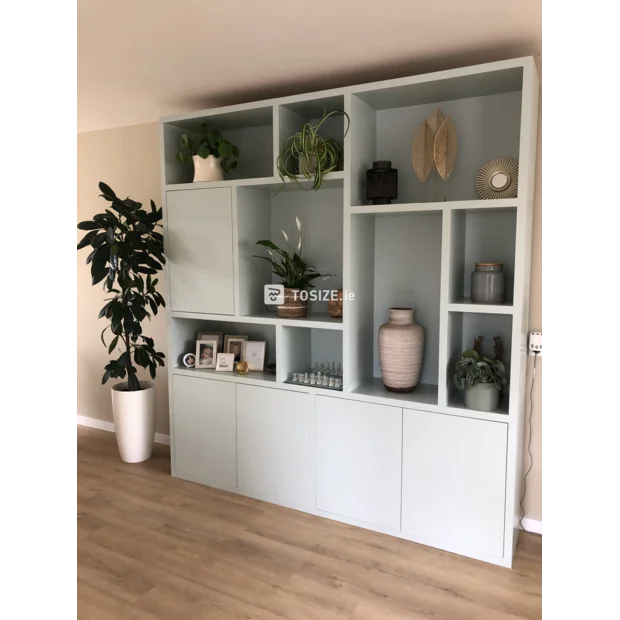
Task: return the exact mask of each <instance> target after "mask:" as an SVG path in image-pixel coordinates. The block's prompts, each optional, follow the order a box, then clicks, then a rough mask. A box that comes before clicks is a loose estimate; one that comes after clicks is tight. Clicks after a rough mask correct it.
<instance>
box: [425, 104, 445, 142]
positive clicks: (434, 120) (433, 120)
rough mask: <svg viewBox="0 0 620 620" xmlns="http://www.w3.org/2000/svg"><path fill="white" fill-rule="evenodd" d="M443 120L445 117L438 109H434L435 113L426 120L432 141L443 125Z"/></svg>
mask: <svg viewBox="0 0 620 620" xmlns="http://www.w3.org/2000/svg"><path fill="white" fill-rule="evenodd" d="M445 118H446V115H445V114H444V113H443V112H442V111H441V110H440V109H439V108H435V111H434V112H433V113H432V114H431V115H430V116H429V117H428V118H427V119H426V122H427V123H428V126H429V127H430V128H431V131H432V132H433V140H434V139H435V136H436V135H437V130H438V129H439V127H440V126H441V123H443V121H444V119H445Z"/></svg>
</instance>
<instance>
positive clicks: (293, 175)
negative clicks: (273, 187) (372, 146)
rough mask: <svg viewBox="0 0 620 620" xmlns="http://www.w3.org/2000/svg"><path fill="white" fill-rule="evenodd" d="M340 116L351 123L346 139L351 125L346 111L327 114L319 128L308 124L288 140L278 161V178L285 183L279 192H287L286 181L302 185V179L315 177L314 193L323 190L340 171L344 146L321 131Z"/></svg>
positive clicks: (348, 123) (348, 124)
mask: <svg viewBox="0 0 620 620" xmlns="http://www.w3.org/2000/svg"><path fill="white" fill-rule="evenodd" d="M339 114H342V115H343V116H345V117H346V119H347V128H346V130H345V132H344V135H345V136H346V135H347V133H348V132H349V127H350V125H351V120H350V118H349V115H348V114H347V113H346V112H344V111H342V110H334V111H333V112H329V113H327V112H323V116H322V118H321V119H320V120H319V122H318V123H317V124H316V125H313V124H312V123H310V122H308V123H304V125H303V127H302V128H301V131H298V132H297V133H296V134H294V135H292V136H290V137H288V138H287V139H286V141H285V142H284V146H283V147H282V150H281V151H280V155H279V156H278V161H277V168H278V174H279V175H280V178H281V179H282V183H283V185H282V187H281V188H280V190H278V191H281V190H282V189H283V187H284V179H285V178H287V179H290V180H291V181H293V182H294V183H297V185H300V184H299V176H301V177H303V178H305V179H312V178H313V177H314V183H313V184H312V188H311V189H313V190H315V191H316V190H318V189H319V188H320V187H321V185H322V183H323V179H324V177H325V175H326V174H328V173H329V172H333V171H334V170H337V169H338V167H339V166H340V164H341V163H342V156H343V152H342V145H341V144H340V143H339V142H338V141H337V140H334V139H333V138H326V137H324V136H322V135H321V134H320V133H319V130H320V129H321V127H322V126H323V124H324V123H325V122H326V121H327V119H329V118H331V117H333V116H337V115H339ZM300 187H302V186H301V185H300ZM302 189H304V188H303V187H302Z"/></svg>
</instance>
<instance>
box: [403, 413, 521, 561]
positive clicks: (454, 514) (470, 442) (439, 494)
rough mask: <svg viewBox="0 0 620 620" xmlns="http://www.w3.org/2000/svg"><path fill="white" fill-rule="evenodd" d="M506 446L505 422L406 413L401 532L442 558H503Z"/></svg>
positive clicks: (506, 428)
mask: <svg viewBox="0 0 620 620" xmlns="http://www.w3.org/2000/svg"><path fill="white" fill-rule="evenodd" d="M507 441H508V426H507V425H506V424H504V423H503V422H487V421H486V420H473V419H469V418H461V417H458V416H452V415H442V414H438V413H428V412H426V411H412V410H408V409H405V410H404V422H403V508H402V510H403V516H402V529H403V531H404V532H405V533H407V534H409V535H411V536H413V537H415V538H416V539H417V540H419V542H423V543H425V544H430V545H433V546H437V547H440V548H442V549H447V550H448V551H454V552H456V553H462V554H464V555H470V554H476V555H478V556H492V557H495V558H501V557H503V555H504V509H505V496H506V448H507ZM508 553H510V551H508Z"/></svg>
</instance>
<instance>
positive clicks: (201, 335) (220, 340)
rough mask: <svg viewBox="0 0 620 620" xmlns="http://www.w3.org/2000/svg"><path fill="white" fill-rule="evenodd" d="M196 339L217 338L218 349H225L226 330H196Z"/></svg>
mask: <svg viewBox="0 0 620 620" xmlns="http://www.w3.org/2000/svg"><path fill="white" fill-rule="evenodd" d="M196 340H217V350H218V351H223V349H222V347H223V345H224V332H211V331H199V332H196Z"/></svg>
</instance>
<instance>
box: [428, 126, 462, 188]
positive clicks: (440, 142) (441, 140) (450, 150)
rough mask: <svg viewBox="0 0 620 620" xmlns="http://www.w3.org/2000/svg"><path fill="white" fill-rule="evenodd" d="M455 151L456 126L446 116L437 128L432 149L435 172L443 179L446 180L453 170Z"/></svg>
mask: <svg viewBox="0 0 620 620" xmlns="http://www.w3.org/2000/svg"><path fill="white" fill-rule="evenodd" d="M457 151H458V139H457V137H456V127H455V126H454V123H453V122H452V120H451V119H450V118H449V117H446V118H445V119H444V120H443V122H442V123H441V125H440V126H439V129H438V130H437V135H436V136H435V145H434V150H433V156H434V159H435V166H436V168H437V172H438V173H439V176H440V177H441V178H442V179H443V180H444V181H447V180H448V177H449V176H450V175H451V174H452V171H453V170H454V164H455V162H456V153H457Z"/></svg>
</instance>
